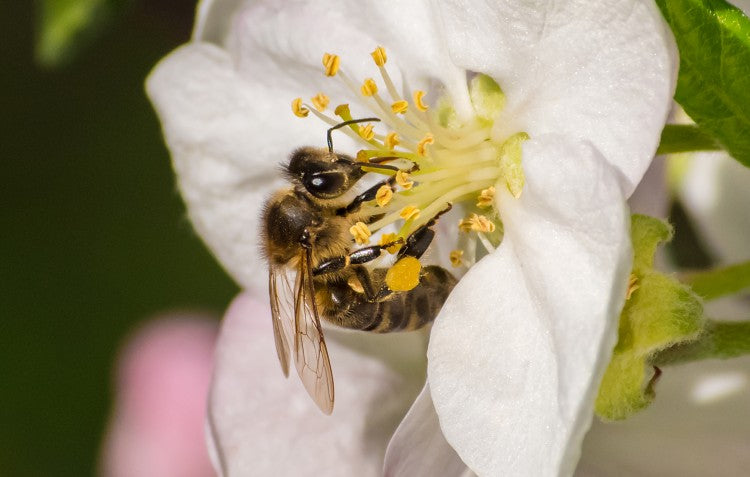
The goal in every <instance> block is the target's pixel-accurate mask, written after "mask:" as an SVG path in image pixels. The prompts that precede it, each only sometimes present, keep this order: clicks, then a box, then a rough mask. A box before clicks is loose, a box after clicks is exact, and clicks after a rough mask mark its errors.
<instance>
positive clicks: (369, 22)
mask: <svg viewBox="0 0 750 477" xmlns="http://www.w3.org/2000/svg"><path fill="white" fill-rule="evenodd" d="M214 5H221V4H219V3H216V2H214ZM217 8H218V6H214V7H212V8H210V9H208V12H207V13H206V16H207V17H209V18H212V17H214V16H215V15H214V10H215V9H217ZM438 13H439V12H438V11H437V9H435V8H433V7H432V5H431V4H430V2H428V1H426V0H422V1H410V2H398V1H395V0H389V1H379V2H329V1H317V2H307V1H299V0H298V1H287V2H284V4H283V6H282V7H280V6H279V4H278V2H273V1H265V2H264V1H252V2H251V1H246V2H244V6H242V7H241V8H239V9H236V15H235V18H234V19H233V26H232V27H231V32H230V33H229V34H228V35H227V36H226V38H225V40H224V42H223V44H224V45H225V47H226V48H227V49H228V50H229V51H230V52H231V54H232V56H233V58H234V59H235V61H236V63H237V65H238V68H239V69H240V70H241V71H243V72H244V73H246V74H247V75H248V77H252V78H253V81H273V82H285V81H295V82H297V83H301V81H300V80H304V84H303V85H302V86H301V87H300V89H299V93H298V94H299V95H302V96H311V95H314V94H315V93H317V92H318V91H320V90H322V91H324V92H326V93H328V94H329V95H330V96H331V97H332V98H333V100H334V101H336V102H337V104H338V103H341V102H346V100H347V99H348V100H349V101H352V100H355V99H356V100H357V101H359V99H357V98H354V97H353V96H352V95H351V94H350V93H348V92H345V90H344V89H341V88H340V86H341V82H340V81H339V80H338V78H324V76H323V74H322V65H321V58H322V56H323V53H326V52H328V53H335V54H338V55H340V56H341V67H342V69H343V70H345V71H346V72H347V73H348V74H349V75H350V76H351V77H353V78H354V79H355V80H363V79H364V78H366V77H375V78H378V72H377V68H376V67H375V65H374V64H373V62H372V59H371V57H370V52H371V51H372V50H373V49H374V48H375V47H376V46H377V45H383V46H385V47H386V50H387V52H388V58H389V60H388V68H389V70H390V74H391V76H392V77H393V79H394V81H395V82H396V83H397V85H398V84H399V83H400V82H401V79H402V78H401V75H399V71H398V68H399V66H400V67H401V69H402V70H401V73H402V74H403V75H405V76H406V78H407V79H408V81H409V84H410V86H411V87H412V88H415V87H419V88H425V87H426V85H427V84H428V81H429V80H432V79H438V80H440V82H441V83H442V84H443V85H445V86H446V87H447V89H448V92H449V93H450V94H451V95H452V96H453V99H454V102H455V103H456V106H457V108H458V109H459V112H462V113H464V114H468V112H469V109H470V102H469V99H468V92H467V89H466V74H465V72H464V70H463V69H462V68H460V67H457V66H456V65H454V64H453V62H452V60H451V58H450V57H449V55H448V54H447V51H446V49H445V47H444V44H443V42H444V39H443V36H444V35H443V32H442V29H441V22H440V19H439V18H438ZM211 23H215V22H211ZM381 87H382V85H381ZM355 106H356V104H352V107H353V109H352V111H353V113H354V115H355V116H356V115H357V110H356V109H355Z"/></svg>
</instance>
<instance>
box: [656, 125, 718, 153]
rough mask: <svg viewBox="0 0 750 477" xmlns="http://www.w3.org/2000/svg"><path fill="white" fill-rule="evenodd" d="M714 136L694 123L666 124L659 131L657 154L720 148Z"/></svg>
mask: <svg viewBox="0 0 750 477" xmlns="http://www.w3.org/2000/svg"><path fill="white" fill-rule="evenodd" d="M720 149H721V146H719V145H718V144H717V143H716V141H715V140H714V138H712V137H711V136H709V135H708V134H706V133H705V132H703V131H702V130H701V129H700V128H699V127H698V126H696V125H694V124H667V125H666V126H664V129H663V130H662V132H661V141H659V148H658V149H657V150H656V153H657V154H677V153H681V152H693V151H716V150H720Z"/></svg>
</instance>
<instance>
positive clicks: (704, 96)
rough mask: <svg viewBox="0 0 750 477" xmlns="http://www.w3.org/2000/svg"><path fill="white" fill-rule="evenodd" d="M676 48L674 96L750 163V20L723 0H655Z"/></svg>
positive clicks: (723, 143) (731, 150)
mask: <svg viewBox="0 0 750 477" xmlns="http://www.w3.org/2000/svg"><path fill="white" fill-rule="evenodd" d="M656 3H657V4H658V5H659V8H660V9H661V12H662V14H663V15H664V18H665V20H666V21H667V23H668V24H669V26H670V27H671V29H672V32H673V33H674V36H675V40H676V41H677V47H678V48H679V50H680V71H679V75H678V78H677V90H676V92H675V100H676V101H677V102H678V103H680V105H681V106H682V107H683V108H684V109H685V112H687V113H688V114H689V115H690V117H691V118H692V119H693V121H695V122H696V124H697V125H698V126H700V129H701V130H702V131H703V132H706V133H708V134H710V135H711V136H713V137H714V138H715V139H716V140H717V142H719V143H720V144H721V146H723V147H724V149H726V150H727V151H728V152H729V153H730V154H731V155H732V157H734V158H735V159H737V160H738V161H739V162H741V163H743V164H744V165H746V166H750V19H748V18H747V17H746V16H745V15H744V14H743V13H742V11H741V10H740V9H738V8H736V7H734V6H732V5H730V4H729V3H728V2H726V1H724V0H656Z"/></svg>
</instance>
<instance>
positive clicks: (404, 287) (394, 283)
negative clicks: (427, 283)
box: [385, 256, 422, 292]
mask: <svg viewBox="0 0 750 477" xmlns="http://www.w3.org/2000/svg"><path fill="white" fill-rule="evenodd" d="M421 271H422V264H421V263H420V262H419V260H418V259H416V258H414V257H409V256H407V257H403V258H401V259H400V260H399V261H398V262H396V263H394V264H393V266H392V267H391V268H389V269H388V271H387V272H386V274H385V284H386V285H388V288H390V289H391V290H392V291H395V292H402V291H409V290H413V289H414V288H416V286H417V285H419V274H420V272H421Z"/></svg>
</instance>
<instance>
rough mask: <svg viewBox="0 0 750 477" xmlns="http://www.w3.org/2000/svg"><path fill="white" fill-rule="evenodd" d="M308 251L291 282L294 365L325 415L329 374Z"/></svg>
mask: <svg viewBox="0 0 750 477" xmlns="http://www.w3.org/2000/svg"><path fill="white" fill-rule="evenodd" d="M311 263H312V261H311V258H310V250H306V252H305V253H303V254H302V256H301V257H300V263H299V269H298V271H297V277H296V282H295V289H296V290H295V291H296V295H295V296H296V301H295V304H294V317H295V320H294V323H295V329H294V362H295V364H296V365H297V372H298V373H299V376H300V379H301V380H302V384H304V385H305V389H307V392H308V393H309V394H310V396H311V397H312V398H313V400H314V401H315V402H316V403H317V405H318V407H320V410H321V411H323V412H324V413H326V414H330V413H331V412H332V411H333V373H332V372H331V362H330V360H329V358H328V348H327V347H326V342H325V339H324V338H323V329H322V328H321V326H320V317H319V316H318V308H317V305H316V304H315V288H314V286H313V275H312V265H311Z"/></svg>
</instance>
